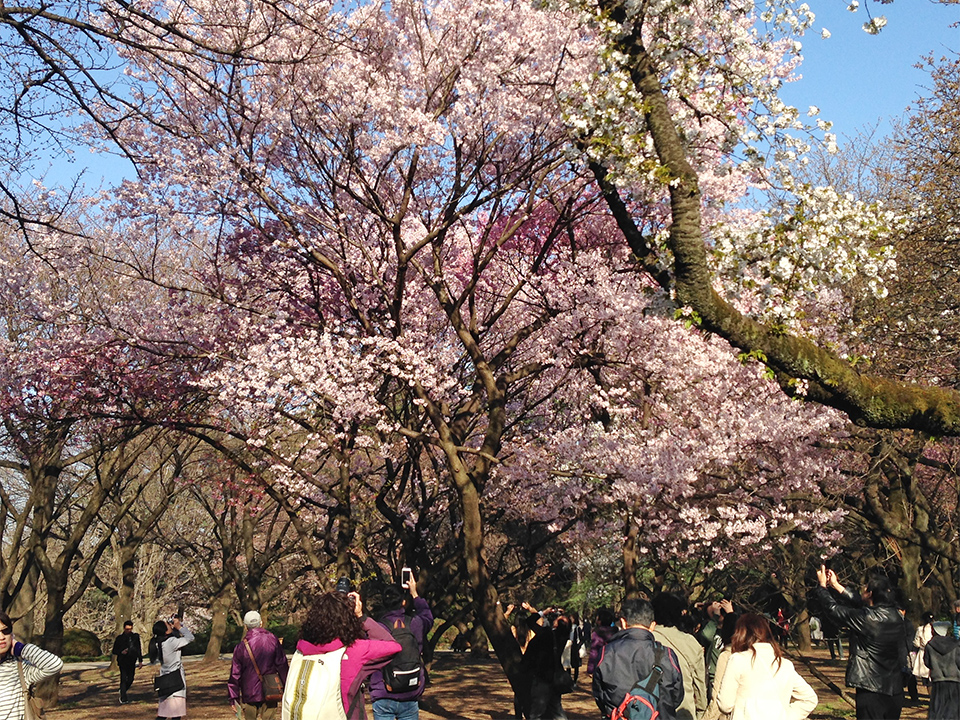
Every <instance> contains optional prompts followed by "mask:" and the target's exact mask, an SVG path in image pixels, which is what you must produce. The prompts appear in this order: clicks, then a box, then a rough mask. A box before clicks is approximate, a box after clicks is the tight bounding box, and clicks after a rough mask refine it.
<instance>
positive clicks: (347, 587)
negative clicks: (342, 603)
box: [337, 575, 353, 594]
mask: <svg viewBox="0 0 960 720" xmlns="http://www.w3.org/2000/svg"><path fill="white" fill-rule="evenodd" d="M337 592H342V593H344V594H346V593H350V592H353V583H351V582H350V578H348V577H347V576H346V575H344V576H343V577H342V578H340V579H339V580H337Z"/></svg>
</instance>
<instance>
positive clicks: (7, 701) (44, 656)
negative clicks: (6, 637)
mask: <svg viewBox="0 0 960 720" xmlns="http://www.w3.org/2000/svg"><path fill="white" fill-rule="evenodd" d="M20 657H21V659H22V660H23V679H24V680H25V681H26V683H27V685H33V684H34V683H36V682H39V681H40V680H43V679H44V678H48V677H50V676H52V675H56V674H57V673H58V672H60V669H61V668H62V667H63V660H61V659H60V658H58V657H57V656H56V655H54V654H53V653H49V652H47V651H46V650H41V649H40V648H38V647H37V646H36V645H24V646H23V651H22V653H21V654H20ZM19 664H20V662H19V661H18V660H16V659H15V658H14V657H13V653H10V654H8V655H7V656H6V657H5V658H4V659H3V661H2V662H0V720H23V710H24V708H23V705H24V699H23V689H22V687H21V686H20V673H19V671H18V670H17V665H19Z"/></svg>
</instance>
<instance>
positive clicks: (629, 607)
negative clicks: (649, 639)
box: [620, 598, 656, 627]
mask: <svg viewBox="0 0 960 720" xmlns="http://www.w3.org/2000/svg"><path fill="white" fill-rule="evenodd" d="M620 617H622V618H623V619H624V620H626V621H627V625H643V626H644V627H650V625H651V624H653V622H654V621H655V620H656V617H655V616H654V614H653V605H651V604H650V601H649V600H644V599H643V598H633V599H630V600H624V601H623V603H622V604H621V605H620Z"/></svg>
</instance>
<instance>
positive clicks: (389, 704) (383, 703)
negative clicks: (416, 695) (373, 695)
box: [373, 698, 420, 720]
mask: <svg viewBox="0 0 960 720" xmlns="http://www.w3.org/2000/svg"><path fill="white" fill-rule="evenodd" d="M419 719H420V704H419V703H418V702H417V701H416V700H391V699H389V698H381V699H380V700H374V701H373V720H419Z"/></svg>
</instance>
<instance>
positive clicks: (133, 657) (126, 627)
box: [112, 620, 143, 705]
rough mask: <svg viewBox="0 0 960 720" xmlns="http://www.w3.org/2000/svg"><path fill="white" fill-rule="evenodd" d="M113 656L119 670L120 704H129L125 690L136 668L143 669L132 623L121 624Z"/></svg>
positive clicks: (138, 644) (131, 680)
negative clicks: (120, 631)
mask: <svg viewBox="0 0 960 720" xmlns="http://www.w3.org/2000/svg"><path fill="white" fill-rule="evenodd" d="M112 654H113V655H116V656H117V666H118V667H119V668H120V704H121V705H123V704H124V703H128V702H130V701H129V700H128V699H127V690H129V689H130V686H131V685H133V676H134V674H135V673H136V672H137V668H138V667H143V653H142V652H141V648H140V636H139V635H138V634H137V633H135V632H134V631H133V622H132V621H130V620H127V621H126V622H124V623H123V632H122V633H120V634H119V635H117V639H116V640H114V641H113V652H112Z"/></svg>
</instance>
